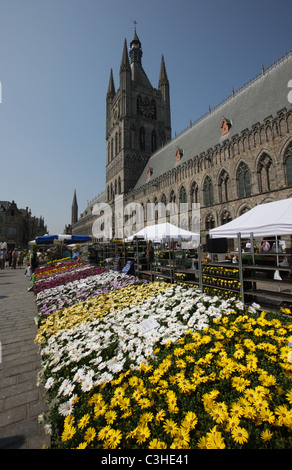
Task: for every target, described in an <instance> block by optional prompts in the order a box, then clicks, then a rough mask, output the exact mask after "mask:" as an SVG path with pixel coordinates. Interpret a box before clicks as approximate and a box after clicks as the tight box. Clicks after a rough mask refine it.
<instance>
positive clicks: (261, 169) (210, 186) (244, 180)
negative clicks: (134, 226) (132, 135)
mask: <svg viewBox="0 0 292 470" xmlns="http://www.w3.org/2000/svg"><path fill="white" fill-rule="evenodd" d="M274 170H275V169H274V164H273V160H272V157H271V156H270V155H268V154H267V153H263V155H262V156H261V158H260V159H259V161H258V164H257V182H258V192H259V193H263V192H267V191H271V190H273V189H276V180H275V174H274V173H273V172H274ZM284 173H285V175H284V177H285V180H286V186H288V187H291V186H292V143H291V144H290V145H289V146H288V148H287V150H286V152H285V155H284ZM217 185H218V198H216V201H215V190H214V183H213V181H212V178H211V177H210V176H209V175H206V176H205V178H204V181H203V186H202V190H203V200H200V197H199V186H198V184H197V183H196V182H193V183H192V184H191V187H190V193H189V195H190V200H188V197H187V191H186V188H185V187H184V186H183V185H182V186H181V188H180V190H179V194H178V198H177V197H176V194H175V192H174V191H173V190H172V191H171V193H170V197H169V201H166V196H165V195H164V194H163V195H162V197H161V202H165V203H167V202H177V203H186V202H190V203H201V204H203V205H204V206H205V207H208V206H211V205H213V204H215V203H217V202H228V201H230V200H231V197H232V196H234V195H232V194H231V179H230V175H229V174H228V172H227V171H226V170H225V169H224V168H223V169H222V170H221V172H220V173H219V177H218V181H217ZM236 189H237V197H238V198H244V197H249V196H251V195H252V184H251V170H250V168H249V167H248V165H247V164H246V163H245V162H243V161H242V162H240V164H239V165H238V167H237V171H236Z"/></svg>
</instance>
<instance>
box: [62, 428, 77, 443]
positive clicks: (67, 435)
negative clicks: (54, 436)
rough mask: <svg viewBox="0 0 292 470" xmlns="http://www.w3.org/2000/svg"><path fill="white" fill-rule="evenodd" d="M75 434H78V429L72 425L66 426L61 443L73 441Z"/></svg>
mask: <svg viewBox="0 0 292 470" xmlns="http://www.w3.org/2000/svg"><path fill="white" fill-rule="evenodd" d="M75 433H76V428H74V426H71V425H67V426H65V428H64V431H63V433H62V436H61V441H62V442H65V441H69V440H70V439H72V437H73V436H74V434H75Z"/></svg>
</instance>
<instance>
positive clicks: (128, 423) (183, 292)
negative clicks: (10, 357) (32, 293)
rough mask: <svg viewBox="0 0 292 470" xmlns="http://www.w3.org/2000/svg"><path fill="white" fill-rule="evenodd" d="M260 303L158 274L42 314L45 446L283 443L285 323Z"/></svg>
mask: <svg viewBox="0 0 292 470" xmlns="http://www.w3.org/2000/svg"><path fill="white" fill-rule="evenodd" d="M100 276H104V274H101V275H100ZM258 308H259V306H256V305H255V306H254V307H250V308H249V309H246V308H244V306H243V304H242V302H240V301H238V300H236V299H235V298H234V297H233V298H229V299H227V300H223V299H220V298H219V297H217V296H213V297H211V296H208V295H207V294H202V293H201V292H200V291H199V290H198V289H195V288H187V287H183V286H179V285H169V284H167V283H164V282H154V283H148V284H134V285H130V286H129V285H128V286H126V287H121V288H119V289H118V290H113V289H112V290H111V292H108V293H103V294H100V295H97V296H95V297H93V298H91V299H90V300H88V301H86V302H79V303H76V304H74V305H73V306H71V307H68V308H65V309H62V310H59V311H57V312H54V313H52V314H51V315H49V316H48V317H47V318H46V319H43V320H42V322H41V326H40V328H39V332H38V335H37V337H36V342H38V343H39V344H40V348H41V355H42V371H41V376H40V381H41V382H42V383H44V385H45V388H46V390H47V395H48V401H49V413H48V415H47V416H45V417H43V419H44V421H45V422H47V425H46V426H47V428H48V429H50V431H51V432H52V447H53V448H112V449H115V448H142V449H148V448H150V449H155V448H180V449H183V448H191V449H193V448H287V447H291V445H292V434H291V427H292V411H291V404H292V382H291V379H292V364H291V362H292V359H291V358H290V356H291V354H290V352H291V349H290V347H289V346H288V342H289V340H290V341H292V322H291V320H290V318H289V316H279V315H276V314H267V313H266V312H260V311H259V310H258ZM289 345H290V343H289ZM289 354H290V356H289ZM290 359H291V361H290Z"/></svg>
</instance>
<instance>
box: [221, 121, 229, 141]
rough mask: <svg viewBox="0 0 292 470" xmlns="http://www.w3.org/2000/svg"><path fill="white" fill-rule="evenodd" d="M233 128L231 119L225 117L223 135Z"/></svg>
mask: <svg viewBox="0 0 292 470" xmlns="http://www.w3.org/2000/svg"><path fill="white" fill-rule="evenodd" d="M230 128H231V121H229V119H227V118H225V117H223V119H222V124H221V130H222V137H223V136H224V135H226V134H228V132H229V131H230Z"/></svg>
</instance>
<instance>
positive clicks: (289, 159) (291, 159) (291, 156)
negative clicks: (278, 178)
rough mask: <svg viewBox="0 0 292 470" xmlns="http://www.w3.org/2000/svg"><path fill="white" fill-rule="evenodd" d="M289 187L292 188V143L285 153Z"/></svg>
mask: <svg viewBox="0 0 292 470" xmlns="http://www.w3.org/2000/svg"><path fill="white" fill-rule="evenodd" d="M285 167H286V178H287V186H292V143H291V144H290V145H289V147H288V148H287V150H286V152H285Z"/></svg>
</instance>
